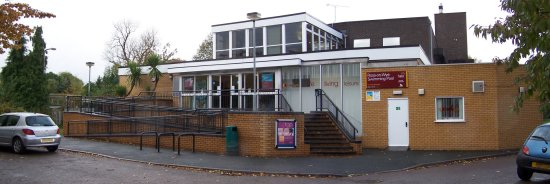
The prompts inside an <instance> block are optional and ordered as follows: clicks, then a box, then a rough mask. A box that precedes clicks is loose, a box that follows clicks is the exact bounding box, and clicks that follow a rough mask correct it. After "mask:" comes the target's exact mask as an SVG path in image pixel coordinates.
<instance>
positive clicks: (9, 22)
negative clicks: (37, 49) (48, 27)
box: [0, 3, 55, 54]
mask: <svg viewBox="0 0 550 184" xmlns="http://www.w3.org/2000/svg"><path fill="white" fill-rule="evenodd" d="M54 17H55V15H54V14H51V13H47V12H42V11H40V10H37V9H33V8H31V6H29V5H28V4H26V3H3V4H1V5H0V54H2V53H4V52H5V50H4V49H9V48H14V47H15V48H21V47H22V46H23V45H21V43H19V42H18V41H19V40H20V39H21V38H22V37H23V36H24V35H27V36H30V35H31V34H32V33H33V29H32V28H30V27H29V26H27V25H24V24H21V23H17V22H18V21H19V19H21V18H39V19H41V18H54Z"/></svg>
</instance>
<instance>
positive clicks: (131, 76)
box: [126, 62, 141, 96]
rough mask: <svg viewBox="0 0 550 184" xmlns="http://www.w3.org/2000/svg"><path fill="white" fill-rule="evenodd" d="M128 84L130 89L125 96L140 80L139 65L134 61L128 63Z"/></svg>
mask: <svg viewBox="0 0 550 184" xmlns="http://www.w3.org/2000/svg"><path fill="white" fill-rule="evenodd" d="M127 74H128V84H130V91H128V94H126V96H128V95H130V94H131V93H132V90H133V89H134V87H136V86H139V81H140V80H141V67H139V65H138V64H137V63H136V62H129V63H128V73H127Z"/></svg>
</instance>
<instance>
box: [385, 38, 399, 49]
mask: <svg viewBox="0 0 550 184" xmlns="http://www.w3.org/2000/svg"><path fill="white" fill-rule="evenodd" d="M399 45H401V38H400V37H385V38H383V39H382V46H384V47H391V46H399Z"/></svg>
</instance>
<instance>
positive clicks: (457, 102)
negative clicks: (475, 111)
mask: <svg viewBox="0 0 550 184" xmlns="http://www.w3.org/2000/svg"><path fill="white" fill-rule="evenodd" d="M435 108H436V109H435V111H436V121H442V122H445V121H464V97H438V98H436V99H435Z"/></svg>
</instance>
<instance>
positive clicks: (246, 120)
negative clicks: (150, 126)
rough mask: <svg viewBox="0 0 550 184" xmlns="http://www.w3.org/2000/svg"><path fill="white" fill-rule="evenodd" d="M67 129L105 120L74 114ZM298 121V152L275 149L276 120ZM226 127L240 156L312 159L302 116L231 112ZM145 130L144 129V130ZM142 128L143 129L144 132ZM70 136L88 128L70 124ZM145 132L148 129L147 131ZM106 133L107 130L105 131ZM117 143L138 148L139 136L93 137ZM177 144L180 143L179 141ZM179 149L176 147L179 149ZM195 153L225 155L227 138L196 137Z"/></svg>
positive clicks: (150, 141)
mask: <svg viewBox="0 0 550 184" xmlns="http://www.w3.org/2000/svg"><path fill="white" fill-rule="evenodd" d="M64 116H65V118H64V121H65V122H64V126H65V127H67V122H68V121H85V120H92V119H104V118H105V117H101V116H93V115H87V114H80V113H75V112H65V113H64ZM277 119H296V121H297V127H298V128H297V130H296V131H297V136H296V137H297V140H296V142H297V148H296V149H284V150H279V149H275V120H277ZM227 125H233V126H236V127H237V132H238V139H239V154H240V155H243V156H257V157H289V156H307V155H309V144H304V114H303V113H277V112H261V113H251V112H232V113H229V114H228V115H227ZM141 128H144V127H141ZM141 128H140V129H141ZM70 129H71V130H70V132H71V134H70V135H68V134H66V135H65V136H84V135H85V133H86V130H87V127H86V124H84V123H82V124H71V127H70ZM119 129H120V130H126V129H128V127H127V126H126V125H123V124H114V126H112V131H113V132H117V131H119ZM144 129H145V128H144ZM105 131H107V129H105ZM93 139H100V140H106V141H112V142H118V143H125V144H134V145H139V136H127V137H93ZM192 140H193V139H192V137H191V136H185V137H182V138H181V147H182V150H191V149H192ZM176 141H177V140H176ZM143 144H144V145H145V146H149V147H153V146H154V145H155V139H154V136H145V137H144V139H143ZM176 146H177V145H176ZM161 147H164V148H171V147H172V138H171V136H163V137H162V138H161ZM195 150H196V151H197V152H211V153H218V154H224V153H225V136H224V135H200V136H199V135H197V136H196V137H195Z"/></svg>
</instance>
